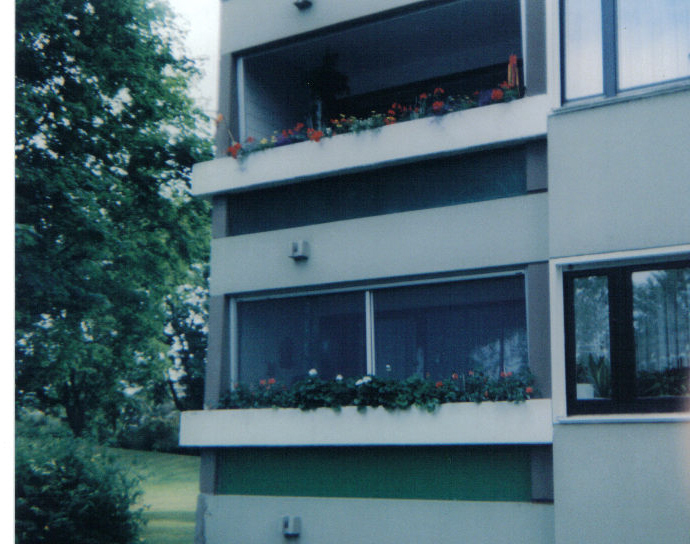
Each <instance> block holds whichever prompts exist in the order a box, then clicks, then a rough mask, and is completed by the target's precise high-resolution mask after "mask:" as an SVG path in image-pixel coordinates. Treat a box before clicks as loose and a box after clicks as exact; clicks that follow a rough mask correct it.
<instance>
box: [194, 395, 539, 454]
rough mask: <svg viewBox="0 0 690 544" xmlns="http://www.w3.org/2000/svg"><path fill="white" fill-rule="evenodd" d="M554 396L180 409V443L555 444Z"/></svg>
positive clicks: (229, 444) (202, 445) (275, 444)
mask: <svg viewBox="0 0 690 544" xmlns="http://www.w3.org/2000/svg"><path fill="white" fill-rule="evenodd" d="M552 441H553V425H552V418H551V400H550V399H535V400H529V401H527V402H523V403H519V404H516V403H512V402H483V403H481V404H476V403H471V402H462V403H452V404H443V405H441V406H439V407H438V408H437V410H436V411H435V412H433V413H429V412H426V411H424V410H421V409H419V408H416V407H413V408H410V409H408V410H395V411H387V410H385V409H384V408H380V407H379V408H367V409H366V411H365V412H358V411H357V408H356V407H354V406H346V407H344V408H343V409H342V410H341V411H340V412H336V411H334V410H332V409H330V408H319V409H317V410H311V411H302V410H299V409H296V408H287V409H286V408H280V409H271V408H258V409H246V410H199V411H189V412H183V413H182V420H181V428H180V445H181V446H198V447H237V446H245V447H247V446H364V445H365V446H393V445H395V446H397V445H400V446H402V445H463V444H550V443H552Z"/></svg>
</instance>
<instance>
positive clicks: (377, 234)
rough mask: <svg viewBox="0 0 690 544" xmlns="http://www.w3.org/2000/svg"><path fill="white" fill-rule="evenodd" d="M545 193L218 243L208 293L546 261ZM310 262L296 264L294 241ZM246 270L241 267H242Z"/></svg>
mask: <svg viewBox="0 0 690 544" xmlns="http://www.w3.org/2000/svg"><path fill="white" fill-rule="evenodd" d="M546 215H547V210H546V194H545V193H540V194H534V195H526V196H521V197H514V198H504V199H498V200H490V201H486V202H478V203H471V204H461V205H458V206H448V207H443V208H435V209H431V210H422V211H415V212H406V213H397V214H389V215H383V216H378V217H367V218H363V219H356V220H350V221H338V222H334V223H327V224H323V225H313V226H306V227H299V228H294V229H284V230H279V231H272V232H264V233H258V234H251V235H246V236H234V237H228V238H220V239H216V240H213V242H212V248H211V254H212V258H211V270H212V272H211V292H212V294H214V295H216V294H217V295H220V294H225V293H242V292H248V291H258V290H263V289H280V288H289V287H298V286H307V285H314V286H315V285H320V284H328V283H336V282H350V281H358V280H368V281H371V280H373V279H376V278H394V277H400V276H406V275H414V274H428V273H436V272H444V271H445V272H447V271H454V270H463V269H464V270H471V269H476V268H486V267H493V266H505V265H515V264H516V263H528V262H536V261H543V260H545V259H546V254H547V245H546V232H545V229H544V225H545V223H546ZM299 239H305V240H307V241H308V242H309V244H310V248H311V256H310V258H309V259H308V260H307V261H304V262H301V263H295V262H293V261H292V259H290V258H289V257H288V250H289V245H290V242H292V241H294V240H299ZM238 263H241V265H238Z"/></svg>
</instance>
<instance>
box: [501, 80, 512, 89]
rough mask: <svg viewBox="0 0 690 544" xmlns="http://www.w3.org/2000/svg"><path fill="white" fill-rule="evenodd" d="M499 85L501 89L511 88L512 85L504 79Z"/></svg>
mask: <svg viewBox="0 0 690 544" xmlns="http://www.w3.org/2000/svg"><path fill="white" fill-rule="evenodd" d="M499 87H500V88H501V89H510V85H508V82H507V81H504V82H503V83H501V84H500V85H499Z"/></svg>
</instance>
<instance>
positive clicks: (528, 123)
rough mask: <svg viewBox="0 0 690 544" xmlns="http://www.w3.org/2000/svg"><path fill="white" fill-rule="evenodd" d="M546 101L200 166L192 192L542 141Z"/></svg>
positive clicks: (526, 101)
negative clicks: (540, 139) (529, 141)
mask: <svg viewBox="0 0 690 544" xmlns="http://www.w3.org/2000/svg"><path fill="white" fill-rule="evenodd" d="M550 108H551V106H550V103H549V100H548V96H547V95H536V96H531V97H526V98H522V99H520V100H514V101H511V102H506V103H500V104H492V105H490V106H484V107H482V108H475V109H469V110H464V111H459V112H454V113H450V114H448V115H444V116H440V117H425V118H422V119H416V120H414V121H407V122H405V123H399V124H395V125H390V126H385V127H381V128H378V129H375V130H369V131H363V132H359V133H348V134H339V135H336V136H334V137H332V138H327V139H322V140H321V141H319V142H311V141H307V142H302V143H298V144H293V145H289V146H283V147H276V148H271V149H266V150H263V151H260V152H256V153H252V154H251V155H248V156H246V157H244V158H243V159H242V160H241V161H238V160H236V159H233V158H232V157H223V158H219V159H214V160H212V161H207V162H202V163H198V164H196V165H194V169H193V172H192V193H193V194H195V195H199V196H210V195H213V194H217V193H224V192H233V191H241V190H247V189H256V188H260V187H265V186H270V185H278V184H282V183H287V182H296V181H301V180H306V179H313V178H317V177H324V176H331V175H337V174H345V173H351V172H356V171H361V170H366V169H372V168H376V167H380V166H386V165H394V164H402V163H405V162H413V161H417V160H422V159H426V158H433V157H436V156H442V155H450V154H454V153H462V152H466V151H475V150H478V149H483V148H489V147H496V146H501V145H506V144H510V143H519V142H522V141H527V140H531V139H536V138H540V137H543V136H544V135H545V134H546V129H547V126H546V123H547V116H548V114H549V112H550Z"/></svg>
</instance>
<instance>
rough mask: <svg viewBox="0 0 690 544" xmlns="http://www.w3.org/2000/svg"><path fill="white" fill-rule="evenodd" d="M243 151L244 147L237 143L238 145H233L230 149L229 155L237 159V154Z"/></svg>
mask: <svg viewBox="0 0 690 544" xmlns="http://www.w3.org/2000/svg"><path fill="white" fill-rule="evenodd" d="M241 149H242V145H240V143H239V142H237V143H235V144H233V145H231V146H230V147H228V153H230V155H232V158H233V159H236V158H237V154H238V153H239V152H240V151H241Z"/></svg>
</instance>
